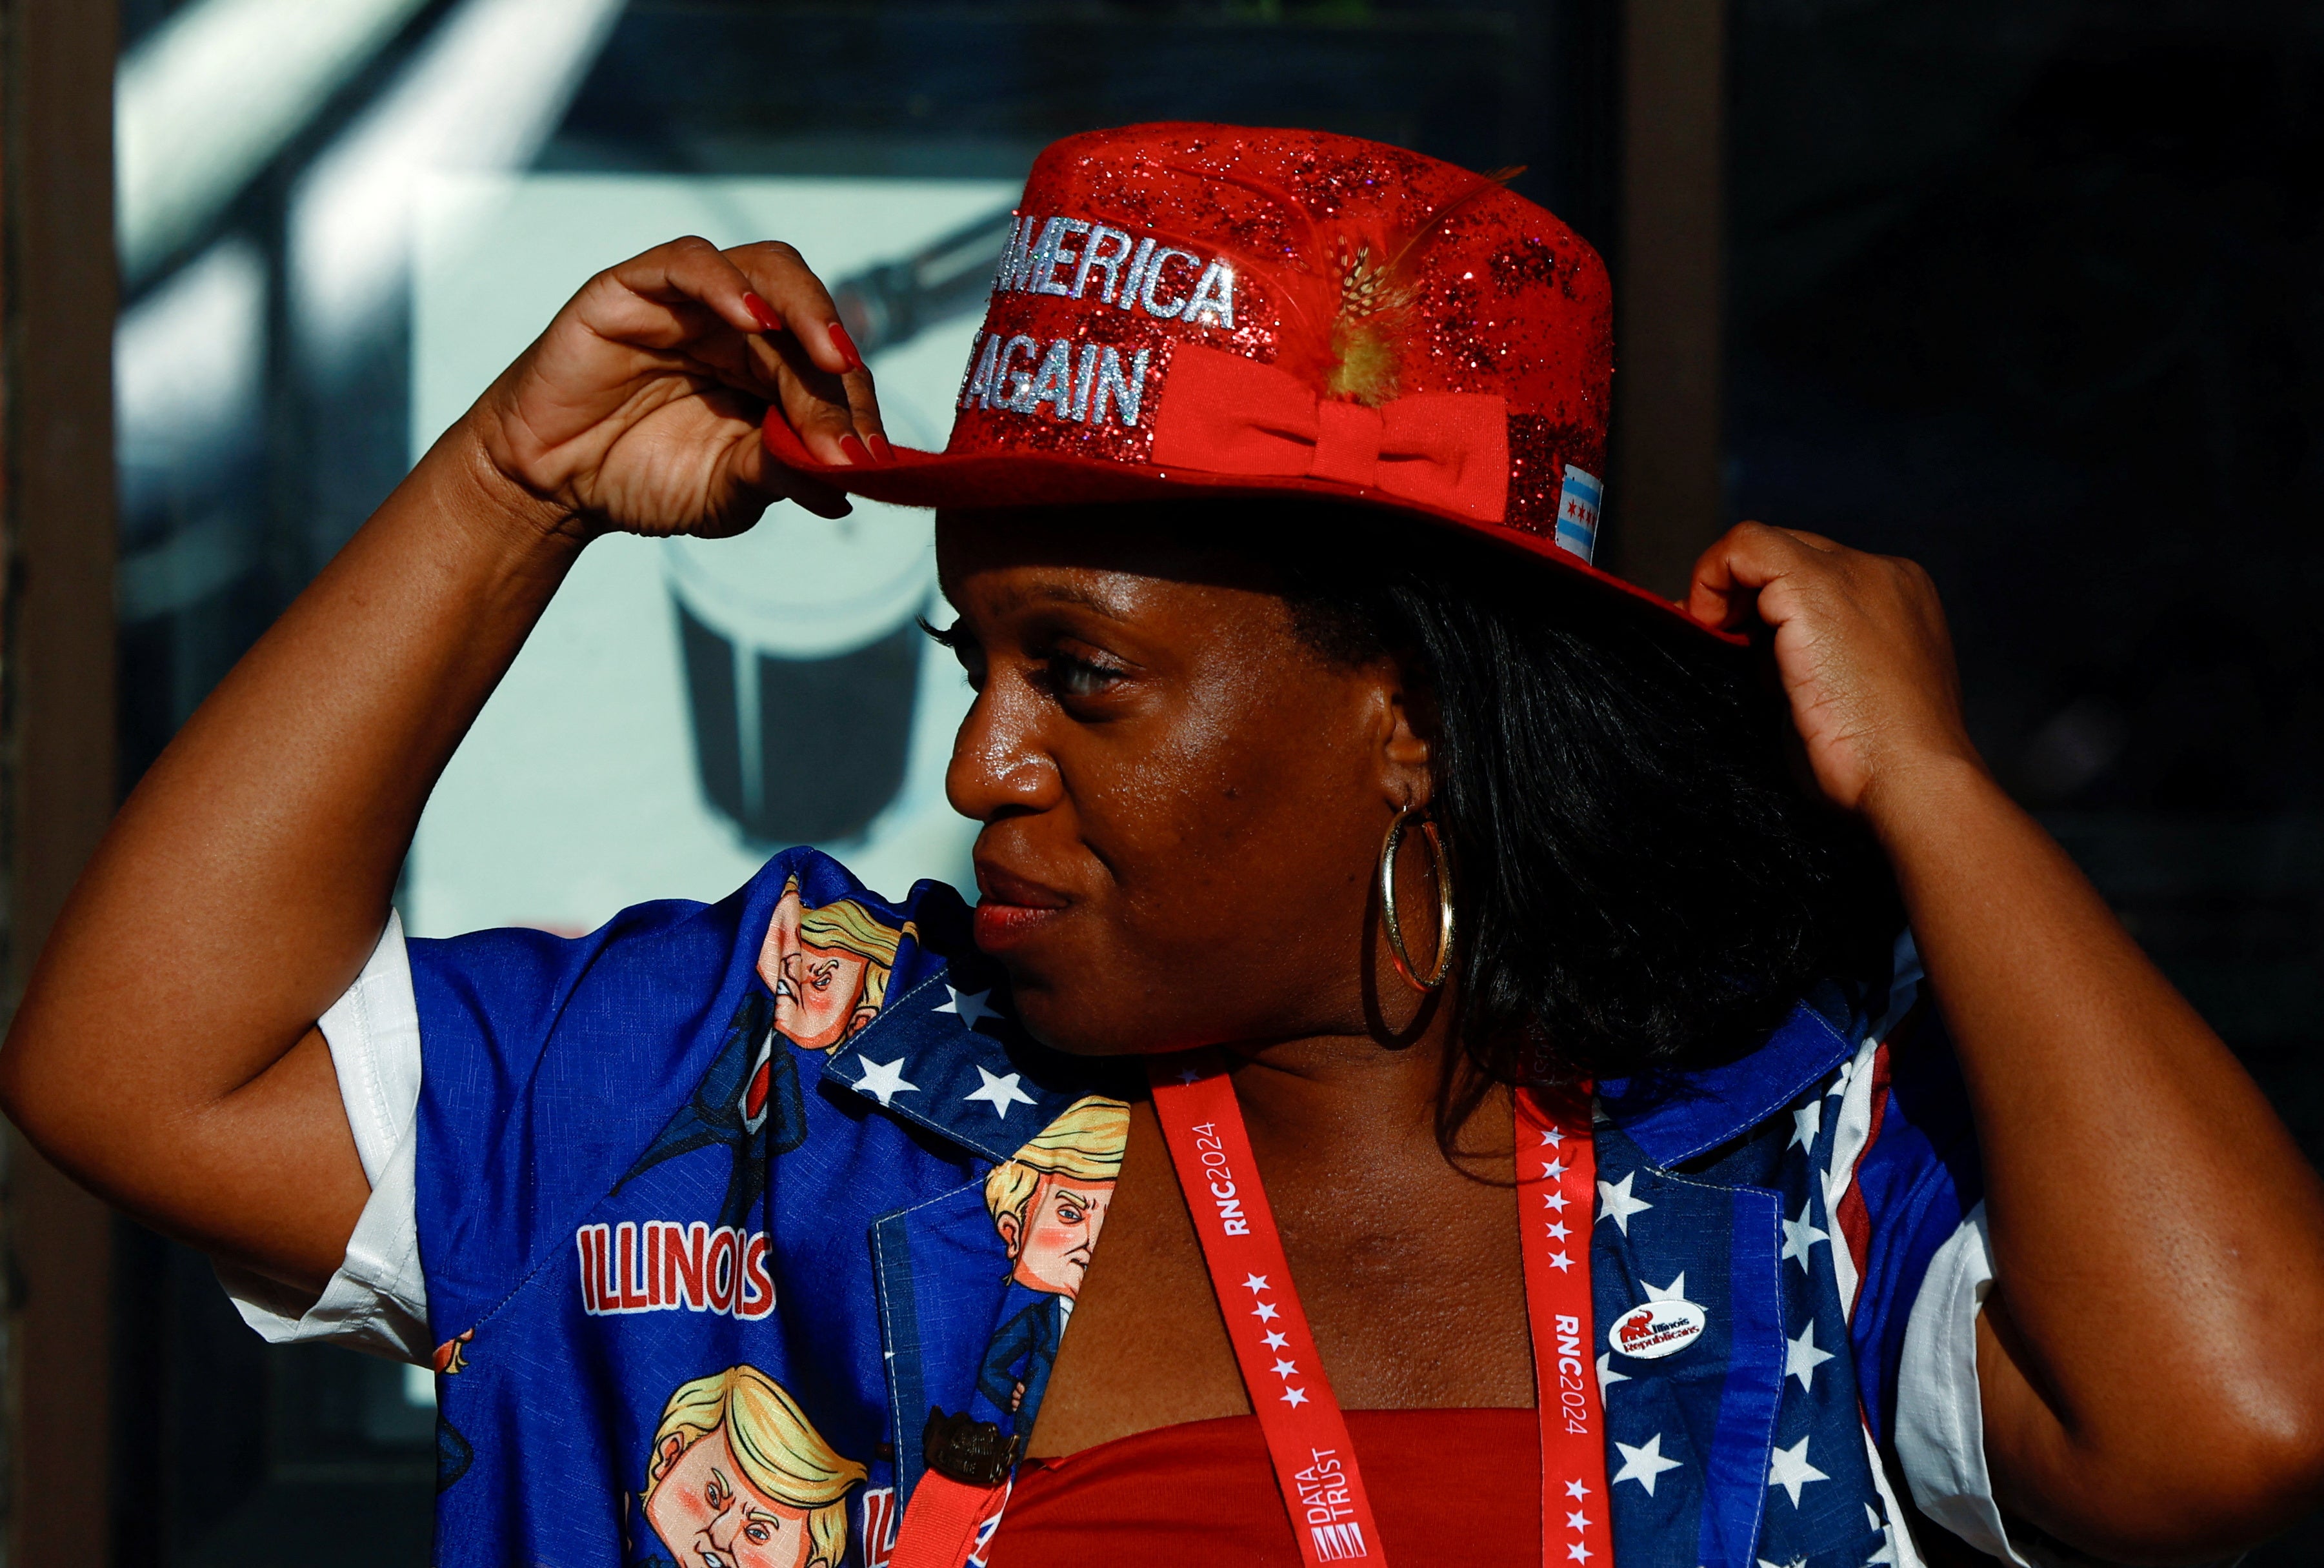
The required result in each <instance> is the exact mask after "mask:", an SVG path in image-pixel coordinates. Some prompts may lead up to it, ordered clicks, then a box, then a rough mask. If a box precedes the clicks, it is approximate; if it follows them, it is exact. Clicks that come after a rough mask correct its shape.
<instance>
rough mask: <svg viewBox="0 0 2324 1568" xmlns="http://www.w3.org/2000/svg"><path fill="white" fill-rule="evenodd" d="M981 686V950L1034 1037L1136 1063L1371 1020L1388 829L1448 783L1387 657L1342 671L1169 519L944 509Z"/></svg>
mask: <svg viewBox="0 0 2324 1568" xmlns="http://www.w3.org/2000/svg"><path fill="white" fill-rule="evenodd" d="M937 558H938V560H939V563H940V564H941V567H942V569H943V576H944V584H945V595H946V596H947V597H948V598H950V600H951V601H952V603H953V604H954V607H955V608H956V609H957V610H958V611H959V612H960V620H959V622H958V623H957V624H956V626H955V627H954V632H953V636H954V642H955V645H956V649H957V651H958V652H959V654H960V657H961V660H962V663H963V664H964V667H965V668H966V669H967V670H968V672H969V677H970V681H971V684H972V685H973V687H975V689H976V699H975V703H974V705H973V706H972V707H971V709H970V711H969V715H968V717H967V719H966V720H965V721H964V723H963V724H962V725H961V729H960V734H959V736H958V738H957V739H956V740H955V741H954V746H953V758H952V767H951V770H950V772H949V774H948V775H947V778H946V780H945V783H946V789H947V792H948V793H949V795H950V796H951V798H952V803H953V805H954V807H956V808H957V809H959V810H960V811H962V812H963V813H964V814H966V815H967V816H972V817H973V818H975V819H976V820H978V821H979V822H982V824H983V825H984V828H983V831H982V833H981V834H979V835H978V836H977V841H976V881H977V887H978V890H979V891H980V893H981V894H982V903H981V904H980V905H979V907H978V909H977V917H976V940H977V944H978V945H979V946H980V947H982V949H984V951H986V952H987V953H989V954H991V955H993V956H994V957H996V958H997V959H999V960H1000V961H1001V963H1002V964H1004V965H1006V966H1007V968H1008V970H1009V972H1010V980H1011V982H1012V987H1013V991H1014V993H1015V997H1016V1001H1017V1006H1018V1010H1019V1013H1020V1015H1021V1016H1022V1018H1023V1019H1024V1021H1025V1024H1026V1026H1027V1027H1028V1028H1029V1029H1030V1030H1031V1031H1032V1032H1033V1034H1034V1035H1035V1036H1036V1037H1037V1038H1040V1039H1042V1040H1045V1041H1047V1043H1049V1044H1051V1045H1053V1046H1056V1047H1059V1048H1062V1049H1065V1050H1072V1051H1078V1052H1083V1053H1086V1054H1104V1055H1110V1054H1118V1053H1125V1052H1152V1051H1167V1050H1178V1049H1185V1048H1190V1047H1196V1046H1203V1045H1212V1044H1218V1043H1222V1042H1225V1041H1240V1040H1259V1039H1268V1038H1295V1037H1299V1036H1305V1035H1314V1034H1320V1033H1359V1032H1363V1031H1364V1030H1365V1028H1366V1026H1367V1010H1366V1005H1365V998H1366V994H1367V990H1366V982H1367V976H1366V973H1365V972H1366V969H1367V963H1366V957H1367V955H1368V954H1369V951H1370V946H1369V944H1370V941H1371V936H1370V933H1371V919H1370V916H1369V905H1368V901H1367V895H1368V891H1369V885H1370V878H1371V873H1372V869H1373V866H1374V863H1375V859H1376V857H1377V855H1378V854H1379V844H1380V839H1381V836H1382V835H1384V834H1385V833H1386V832H1387V829H1388V822H1389V820H1390V819H1391V817H1392V816H1394V813H1395V810H1396V807H1397V805H1398V804H1399V803H1400V802H1403V801H1405V800H1425V798H1426V795H1427V782H1426V748H1425V744H1424V743H1423V742H1421V741H1420V740H1419V739H1418V738H1417V736H1416V733H1415V731H1414V728H1413V725H1412V724H1411V723H1410V722H1409V720H1408V719H1407V715H1406V699H1405V691H1404V688H1403V687H1402V685H1401V683H1400V679H1399V677H1398V674H1397V669H1396V668H1395V666H1394V665H1393V664H1392V663H1391V662H1390V661H1388V660H1380V661H1379V662H1378V663H1377V664H1375V665H1371V666H1365V667H1360V668H1349V667H1346V666H1343V665H1338V664H1334V663H1333V662H1332V661H1330V660H1328V659H1324V658H1323V656H1322V655H1321V654H1319V653H1317V652H1315V651H1314V650H1312V649H1311V648H1309V647H1308V646H1307V645H1306V644H1305V642H1304V641H1301V640H1300V639H1299V637H1298V636H1297V635H1296V632H1295V631H1294V628H1293V623H1292V619H1291V613H1290V611H1289V609H1288V607H1287V606H1286V604H1285V603H1284V601H1283V600H1282V599H1280V598H1279V597H1277V595H1274V594H1273V593H1270V592H1268V589H1267V586H1266V585H1265V583H1264V581H1263V580H1261V579H1259V577H1258V576H1256V575H1255V574H1254V572H1253V571H1252V569H1251V568H1250V567H1248V566H1245V565H1242V564H1240V563H1239V562H1238V560H1237V559H1236V558H1234V557H1232V556H1231V555H1230V554H1228V553H1226V552H1225V551H1224V550H1218V551H1209V550H1201V551H1198V550H1196V549H1192V548H1189V547H1187V546H1185V545H1183V544H1180V543H1177V542H1175V541H1174V540H1172V539H1171V538H1170V537H1169V536H1167V534H1165V533H1163V532H1161V531H1160V530H1157V528H1156V527H1155V526H1153V525H1151V524H1148V523H1140V522H1134V521H1126V520H1122V519H1120V518H1119V517H1115V518H1109V517H1107V516H1106V515H1105V514H1103V513H1102V512H1092V513H1082V514H1078V515H1074V514H1066V515H1063V516H1060V515H1056V514H1043V513H1016V514H1009V515H1001V514H993V513H973V514H946V515H945V516H943V517H940V518H939V520H938V526H937Z"/></svg>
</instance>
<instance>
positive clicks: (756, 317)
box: [742, 294, 783, 332]
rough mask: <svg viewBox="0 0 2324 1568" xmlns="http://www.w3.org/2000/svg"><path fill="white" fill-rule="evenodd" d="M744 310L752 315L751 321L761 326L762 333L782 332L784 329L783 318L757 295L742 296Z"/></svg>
mask: <svg viewBox="0 0 2324 1568" xmlns="http://www.w3.org/2000/svg"><path fill="white" fill-rule="evenodd" d="M742 309H745V310H748V311H749V312H750V313H751V319H752V320H753V321H755V322H757V323H758V324H759V330H760V331H761V332H780V331H781V330H782V329H783V318H781V317H779V316H778V315H776V314H775V308H774V307H773V306H772V305H770V304H768V303H767V302H766V301H765V300H761V299H760V298H759V297H758V296H757V295H756V294H745V295H743V296H742Z"/></svg>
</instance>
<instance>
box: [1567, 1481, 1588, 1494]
mask: <svg viewBox="0 0 2324 1568" xmlns="http://www.w3.org/2000/svg"><path fill="white" fill-rule="evenodd" d="M1565 1495H1566V1496H1567V1497H1570V1498H1586V1497H1588V1496H1589V1495H1590V1489H1589V1488H1588V1487H1586V1486H1583V1485H1582V1483H1581V1482H1580V1481H1578V1480H1570V1481H1567V1482H1566V1483H1565Z"/></svg>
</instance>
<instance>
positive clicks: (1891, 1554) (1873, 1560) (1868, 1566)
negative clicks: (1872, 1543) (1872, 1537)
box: [1864, 1541, 1896, 1568]
mask: <svg viewBox="0 0 2324 1568" xmlns="http://www.w3.org/2000/svg"><path fill="white" fill-rule="evenodd" d="M1895 1562H1896V1544H1895V1542H1894V1541H1883V1542H1881V1543H1880V1550H1878V1551H1877V1552H1875V1553H1873V1554H1872V1555H1871V1556H1869V1557H1867V1558H1866V1559H1865V1560H1864V1568H1881V1564H1883V1563H1886V1564H1888V1565H1889V1568H1895Z"/></svg>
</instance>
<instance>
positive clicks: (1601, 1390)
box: [1598, 1351, 1630, 1401]
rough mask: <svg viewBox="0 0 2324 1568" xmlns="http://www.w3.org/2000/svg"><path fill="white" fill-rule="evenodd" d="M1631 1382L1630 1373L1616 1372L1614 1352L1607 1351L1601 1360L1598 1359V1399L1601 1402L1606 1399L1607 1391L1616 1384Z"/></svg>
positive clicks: (1600, 1357) (1601, 1356)
mask: <svg viewBox="0 0 2324 1568" xmlns="http://www.w3.org/2000/svg"><path fill="white" fill-rule="evenodd" d="M1629 1380H1630V1374H1629V1373H1628V1372H1618V1371H1616V1370H1614V1352H1613V1351H1605V1352H1604V1353H1602V1354H1601V1355H1600V1356H1599V1358H1598V1397H1599V1399H1600V1401H1603V1400H1604V1399H1605V1397H1606V1390H1607V1389H1608V1388H1610V1387H1612V1386H1613V1385H1614V1384H1616V1383H1627V1382H1628V1381H1629Z"/></svg>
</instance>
